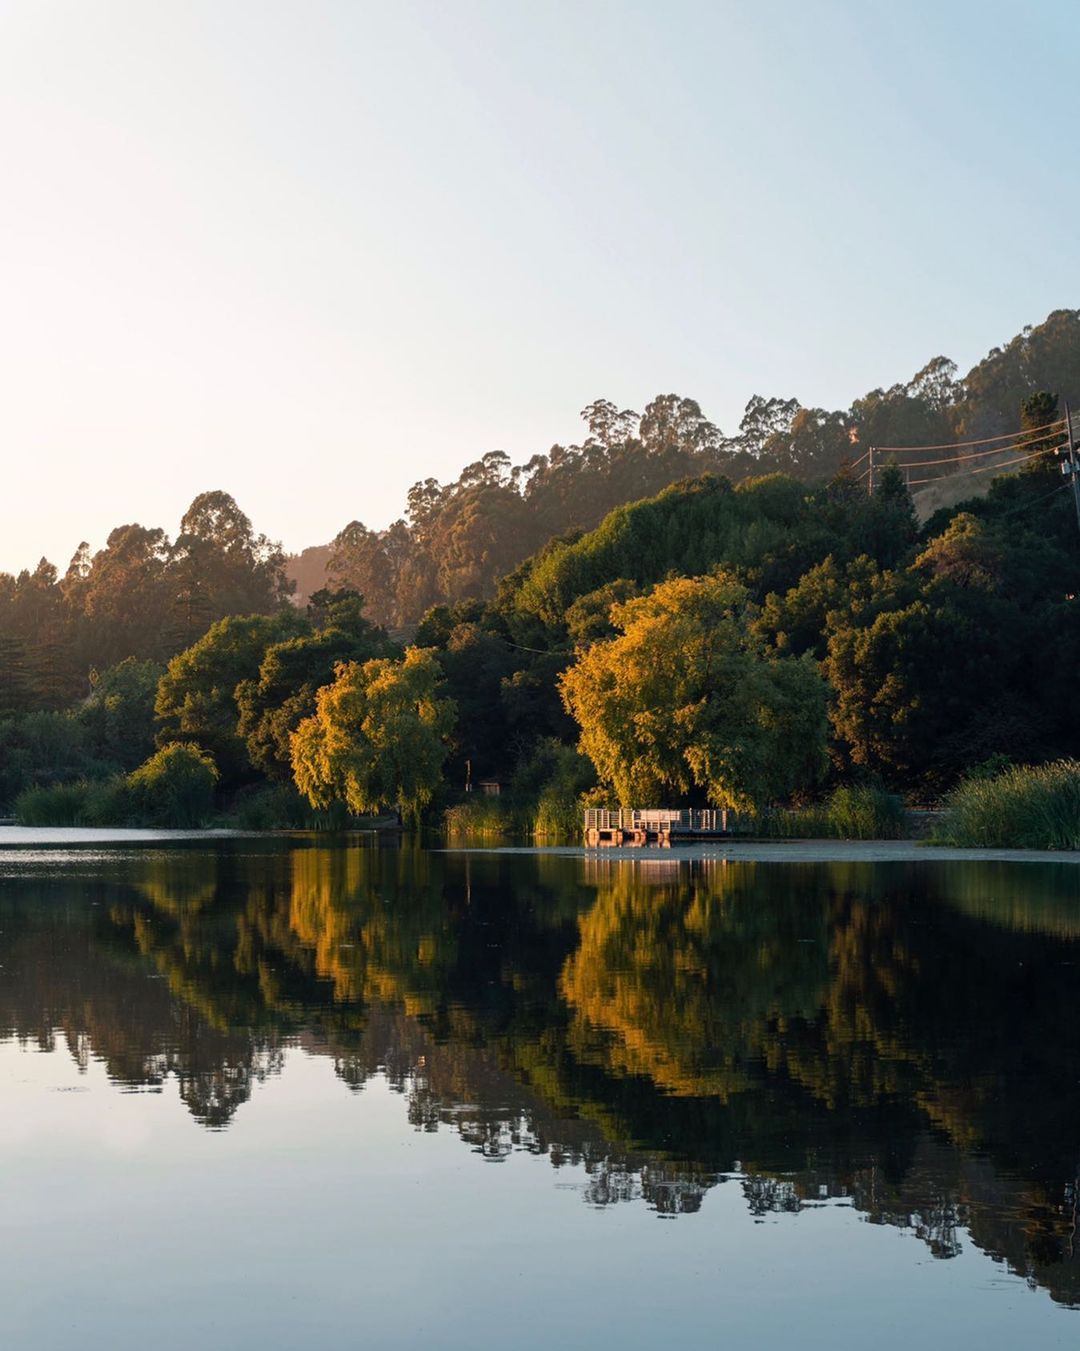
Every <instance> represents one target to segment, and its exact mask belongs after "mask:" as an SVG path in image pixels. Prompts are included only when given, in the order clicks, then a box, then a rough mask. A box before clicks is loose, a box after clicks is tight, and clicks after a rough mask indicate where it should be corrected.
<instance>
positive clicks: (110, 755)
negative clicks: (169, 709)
mask: <svg viewBox="0 0 1080 1351" xmlns="http://www.w3.org/2000/svg"><path fill="white" fill-rule="evenodd" d="M164 674H165V668H164V667H163V666H159V665H158V664H157V663H156V662H153V661H139V660H138V659H137V658H136V657H128V658H127V659H126V660H124V661H122V662H119V663H118V664H117V665H116V666H111V667H110V668H109V669H108V670H107V671H102V672H101V674H100V675H99V674H97V673H96V672H95V673H94V674H93V676H92V677H91V680H92V685H93V693H92V694H91V695H90V698H89V699H87V700H86V702H85V703H84V704H83V705H82V706H81V707H80V708H79V710H78V712H77V714H76V717H77V719H78V722H79V725H80V726H81V728H82V731H83V735H84V737H85V742H86V745H87V748H88V749H89V750H90V752H91V753H92V754H93V755H94V756H95V757H96V758H98V759H100V760H104V761H108V762H109V763H111V764H114V765H117V766H118V767H119V768H121V769H134V768H135V766H136V765H139V764H141V763H142V762H143V760H145V759H146V758H147V757H148V756H150V755H152V754H153V751H154V732H155V726H156V724H155V715H154V701H155V699H156V697H157V689H158V683H159V681H160V680H161V677H162V676H163V675H164Z"/></svg>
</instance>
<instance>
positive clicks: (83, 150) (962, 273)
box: [0, 0, 1080, 570]
mask: <svg viewBox="0 0 1080 1351" xmlns="http://www.w3.org/2000/svg"><path fill="white" fill-rule="evenodd" d="M1078 57H1080V7H1077V6H1075V5H1068V4H1065V3H1051V2H1050V0H1044V2H1043V3H1035V4H1027V5H1024V6H1021V5H1019V4H1013V5H1004V4H997V3H992V0H991V2H989V3H967V2H966V0H957V2H956V3H949V4H947V5H941V4H930V3H926V2H924V0H920V2H919V3H907V4H904V5H902V6H901V5H896V4H885V3H872V2H871V0H859V2H858V3H856V2H854V0H851V2H849V3H841V0H831V2H830V0H805V3H795V0H791V2H790V3H767V2H765V3H763V2H762V0H754V3H725V2H724V0H713V2H712V3H691V2H690V0H683V2H682V3H680V2H679V0H674V2H673V0H663V2H661V0H653V2H652V3H639V2H638V0H620V2H619V3H615V2H610V3H600V2H598V0H593V2H590V0H574V2H570V0H533V3H531V4H525V3H512V2H511V0H503V3H479V2H473V0H469V2H468V3H466V2H465V0H443V3H419V2H416V3H409V2H402V0H395V3H392V4H385V3H380V4H375V3H368V2H367V0H355V2H354V3H345V2H344V0H321V2H320V0H307V2H306V3H303V4H301V3H299V2H298V0H297V2H295V3H280V2H279V0H184V3H173V4H161V3H159V4H152V5H148V4H146V3H141V2H138V0H97V3H95V4H93V5H88V4H81V3H75V0H62V2H56V3H50V2H49V0H0V157H2V158H0V165H2V174H3V193H4V210H3V212H2V213H0V244H2V247H0V357H2V370H3V378H2V381H0V388H2V397H0V444H2V446H3V452H4V467H5V472H4V480H5V483H4V486H5V491H4V493H3V497H2V501H0V569H4V570H18V569H20V568H22V567H28V566H29V567H32V566H33V565H34V564H35V563H36V561H37V559H38V558H39V557H40V556H41V555H43V554H44V555H46V556H48V557H49V558H50V559H51V560H52V561H53V562H54V563H56V564H57V566H58V567H60V568H61V570H63V568H64V567H65V566H66V564H67V562H68V559H69V558H70V556H71V554H72V553H73V552H74V550H75V548H76V546H77V545H78V544H79V542H80V540H84V539H85V540H88V541H89V542H90V544H91V545H92V547H94V548H95V549H96V548H99V547H100V546H101V545H102V544H103V543H104V541H105V537H106V535H107V534H108V531H109V530H110V529H111V528H112V527H113V526H115V525H118V524H121V523H124V522H129V521H138V522H140V523H141V524H143V525H148V526H149V525H161V526H163V527H164V528H165V529H166V530H167V531H168V532H169V533H170V534H173V533H175V530H176V527H177V523H178V521H179V518H180V515H181V513H182V512H183V510H184V508H185V507H186V506H187V504H188V503H189V502H190V501H191V499H192V498H193V497H194V496H195V495H196V494H197V493H198V492H201V491H203V490H205V489H210V488H223V489H225V490H226V491H228V492H231V493H232V494H233V495H234V496H235V497H236V499H237V501H238V502H239V503H240V505H241V507H242V508H243V509H244V510H245V511H246V512H247V514H248V515H249V516H250V517H251V518H252V520H253V522H254V524H255V526H256V528H257V529H258V530H260V531H263V532H265V533H266V534H268V535H269V536H271V537H272V538H275V539H280V540H282V542H283V543H284V545H285V546H286V548H288V549H290V550H298V549H300V548H303V547H304V546H306V545H309V544H318V543H324V542H326V541H327V540H329V539H330V538H331V537H332V536H333V535H334V534H335V533H336V532H337V531H338V530H339V529H340V528H341V527H342V526H343V525H344V524H346V522H348V521H349V520H351V519H354V518H359V519H361V520H363V521H364V522H365V523H367V524H368V525H371V526H383V525H385V524H387V523H388V522H389V521H391V520H392V519H394V517H395V516H397V515H398V514H400V512H401V509H402V507H403V505H404V498H405V493H406V491H407V489H408V487H409V486H410V484H412V483H413V482H414V481H415V480H417V479H419V478H425V477H428V476H429V475H430V476H434V477H437V478H440V479H443V480H445V479H449V478H455V477H456V476H457V474H458V472H459V470H460V469H461V468H462V466H463V465H465V464H466V463H467V462H469V461H470V460H473V459H476V458H478V457H479V456H480V455H482V454H483V453H484V452H486V451H489V450H494V449H502V450H505V451H507V452H508V453H509V454H510V455H511V456H512V458H513V459H515V460H521V459H525V458H527V457H528V456H529V455H531V454H533V453H535V452H537V451H542V450H545V449H547V448H548V447H549V446H550V445H551V444H552V443H553V442H556V441H564V442H565V441H569V440H574V439H578V437H579V433H580V431H581V423H580V420H579V418H578V410H579V409H581V408H582V407H584V405H585V404H586V403H588V402H590V401H591V400H592V399H594V398H598V397H601V396H603V397H607V398H610V399H612V400H614V401H615V402H617V403H619V404H620V405H622V406H629V407H633V408H636V409H638V410H639V411H640V409H641V408H642V407H643V406H644V404H645V403H646V402H647V401H648V400H649V399H650V398H652V397H653V396H654V395H655V394H658V393H668V392H674V393H679V394H684V395H689V396H691V397H693V398H696V399H697V400H698V401H699V402H700V403H701V405H702V407H703V409H704V411H705V412H706V414H707V415H708V416H710V417H711V418H712V419H713V421H715V422H717V423H718V424H719V425H720V426H721V427H722V428H723V429H724V430H725V431H728V432H732V431H734V430H735V429H736V428H737V426H738V422H739V418H740V416H741V413H742V409H743V406H744V405H745V403H746V401H747V399H748V398H749V397H750V396H751V395H752V394H762V395H766V396H768V395H773V394H776V395H783V396H785V397H786V396H795V397H797V398H798V399H800V400H801V401H802V402H803V403H808V404H814V405H822V406H825V407H844V406H847V405H848V404H849V403H850V402H851V400H852V399H853V398H855V397H857V396H858V395H860V394H863V393H865V392H866V391H868V390H870V389H872V388H875V387H876V386H879V385H889V384H892V383H894V382H895V381H897V380H901V379H907V378H909V377H910V376H911V375H912V374H914V372H915V371H916V370H917V369H918V368H919V367H920V366H922V365H923V364H924V363H925V362H926V361H927V360H928V359H929V358H930V357H933V356H935V355H937V354H939V353H941V354H945V355H947V356H951V357H953V358H954V359H955V360H956V361H957V362H958V364H959V366H960V368H961V370H962V371H965V370H966V369H967V368H968V367H969V366H970V365H972V364H973V363H974V362H975V361H977V360H979V359H980V358H981V357H982V356H984V355H985V353H986V352H987V350H988V349H989V348H990V347H992V346H995V345H998V344H1001V343H1004V342H1006V341H1007V340H1008V339H1009V338H1011V337H1012V336H1013V335H1014V334H1015V333H1016V332H1017V331H1019V329H1020V328H1022V327H1023V325H1025V324H1029V323H1038V322H1041V320H1042V319H1044V318H1045V317H1046V315H1047V313H1049V312H1050V311H1051V310H1054V309H1058V308H1062V307H1065V306H1070V307H1071V306H1076V305H1077V304H1080V279H1078V278H1076V277H1075V275H1074V272H1075V265H1076V262H1077V253H1078V250H1077V243H1076V240H1077V235H1078V225H1080V183H1078V181H1077V173H1076V154H1075V150H1074V149H1073V140H1074V135H1073V127H1074V126H1075V123H1076V118H1077V113H1076V107H1075V105H1076V97H1075V93H1074V85H1075V81H1074V79H1073V78H1072V77H1073V75H1074V73H1075V72H1074V67H1075V66H1076V65H1077V58H1078Z"/></svg>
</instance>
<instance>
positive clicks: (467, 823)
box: [443, 796, 517, 844]
mask: <svg viewBox="0 0 1080 1351" xmlns="http://www.w3.org/2000/svg"><path fill="white" fill-rule="evenodd" d="M516 827H517V823H516V822H515V820H514V816H513V813H512V812H511V811H510V809H509V808H508V807H507V805H506V804H505V803H504V802H503V801H502V799H501V798H497V797H480V796H477V797H474V798H472V799H470V801H468V802H459V803H457V804H456V805H455V806H453V807H447V809H446V813H445V815H444V817H443V830H444V833H445V835H446V838H447V839H448V840H449V841H451V842H452V843H454V844H471V843H476V844H485V843H491V842H492V841H493V840H501V839H505V838H506V837H507V836H509V835H513V834H515V833H516Z"/></svg>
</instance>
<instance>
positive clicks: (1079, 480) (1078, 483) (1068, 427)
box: [1065, 400, 1080, 530]
mask: <svg viewBox="0 0 1080 1351" xmlns="http://www.w3.org/2000/svg"><path fill="white" fill-rule="evenodd" d="M1065 435H1066V436H1067V437H1068V438H1069V447H1068V457H1069V458H1068V461H1067V463H1068V466H1069V477H1070V478H1071V479H1072V490H1073V506H1074V507H1075V508H1076V528H1077V530H1080V475H1078V474H1077V472H1076V471H1077V467H1078V466H1077V462H1076V442H1075V441H1074V440H1073V429H1072V412H1071V411H1070V409H1069V404H1068V400H1066V402H1065Z"/></svg>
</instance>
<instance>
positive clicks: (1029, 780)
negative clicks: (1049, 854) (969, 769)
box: [934, 760, 1080, 849]
mask: <svg viewBox="0 0 1080 1351" xmlns="http://www.w3.org/2000/svg"><path fill="white" fill-rule="evenodd" d="M934 843H935V844H953V845H960V846H962V847H964V848H972V849H977V848H988V849H989V848H993V849H1080V761H1077V760H1055V761H1054V762H1053V763H1052V764H1048V765H1017V766H1014V767H1013V768H1011V769H1006V770H1004V771H1003V772H1002V773H1000V774H996V775H994V777H993V778H975V779H967V780H966V781H965V782H963V783H961V784H959V785H958V786H957V787H956V788H954V789H953V791H952V792H951V793H950V794H949V796H948V797H947V798H946V800H945V815H944V818H943V819H942V822H941V824H940V826H939V827H938V829H937V830H936V831H935V833H934Z"/></svg>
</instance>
